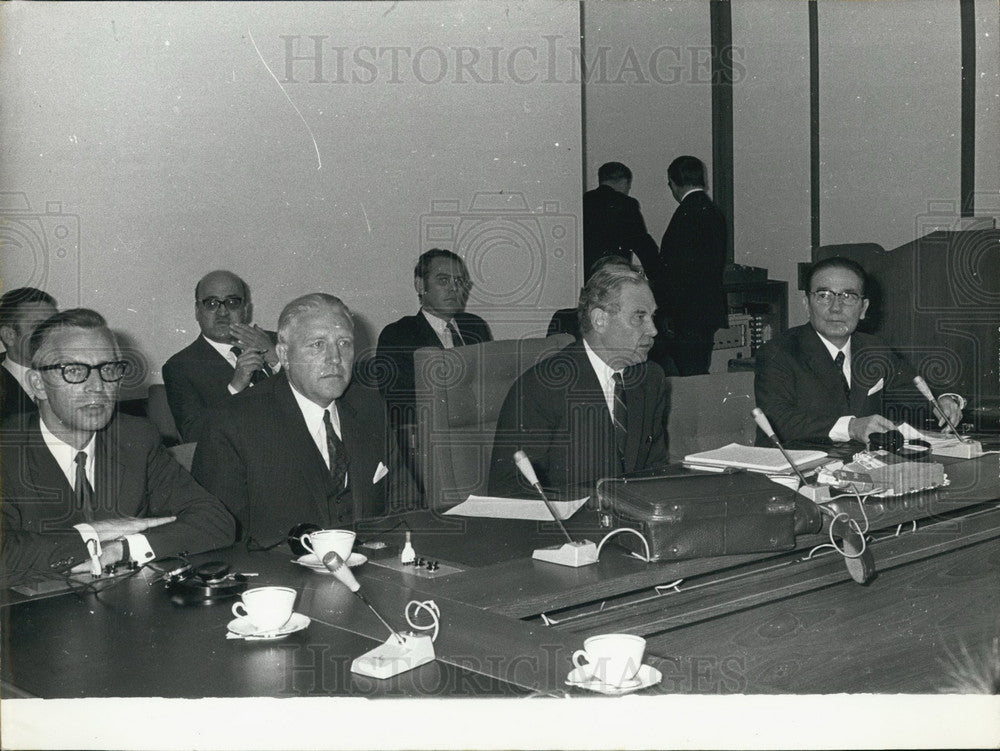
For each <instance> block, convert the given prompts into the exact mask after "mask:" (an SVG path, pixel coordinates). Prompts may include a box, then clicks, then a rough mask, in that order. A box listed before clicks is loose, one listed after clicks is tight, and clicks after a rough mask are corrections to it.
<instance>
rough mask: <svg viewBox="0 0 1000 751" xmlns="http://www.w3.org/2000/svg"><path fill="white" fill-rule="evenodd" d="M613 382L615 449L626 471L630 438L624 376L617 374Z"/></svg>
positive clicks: (613, 377)
mask: <svg viewBox="0 0 1000 751" xmlns="http://www.w3.org/2000/svg"><path fill="white" fill-rule="evenodd" d="M611 380H613V381H614V383H615V411H614V414H613V415H612V421H613V422H614V424H615V449H617V452H618V462H619V464H621V468H622V471H623V472H624V471H625V441H626V439H627V438H628V407H627V406H626V404H625V383H624V382H623V381H622V374H621V373H615V374H614V375H613V376H612V377H611Z"/></svg>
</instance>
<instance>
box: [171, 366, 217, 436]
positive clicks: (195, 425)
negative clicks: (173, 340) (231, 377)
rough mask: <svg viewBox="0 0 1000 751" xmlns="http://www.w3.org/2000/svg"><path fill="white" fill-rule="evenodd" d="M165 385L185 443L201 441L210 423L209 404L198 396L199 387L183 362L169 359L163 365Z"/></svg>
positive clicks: (175, 420)
mask: <svg viewBox="0 0 1000 751" xmlns="http://www.w3.org/2000/svg"><path fill="white" fill-rule="evenodd" d="M163 385H164V387H165V388H166V391H167V403H168V404H169V405H170V411H171V413H172V414H173V416H174V422H175V423H177V431H178V432H179V433H180V434H181V438H182V439H183V440H184V442H185V443H191V442H195V441H199V440H200V439H201V437H202V435H203V434H204V432H205V428H206V425H207V423H208V420H207V416H206V415H207V412H208V405H207V404H205V403H204V402H203V401H202V400H201V398H200V397H199V396H198V389H197V388H196V387H195V384H194V382H193V381H192V380H191V379H190V377H189V376H188V374H187V372H186V369H185V368H184V367H183V364H182V363H179V362H175V361H173V360H167V362H166V363H165V364H164V366H163Z"/></svg>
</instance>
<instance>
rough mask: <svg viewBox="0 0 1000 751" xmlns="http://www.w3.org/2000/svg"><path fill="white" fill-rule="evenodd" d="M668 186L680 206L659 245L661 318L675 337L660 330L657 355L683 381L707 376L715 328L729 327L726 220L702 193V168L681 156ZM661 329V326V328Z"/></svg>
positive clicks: (670, 172) (672, 165)
mask: <svg viewBox="0 0 1000 751" xmlns="http://www.w3.org/2000/svg"><path fill="white" fill-rule="evenodd" d="M667 186H668V187H669V188H670V193H671V194H672V195H673V197H674V199H676V201H677V203H678V206H677V209H676V210H675V211H674V215H673V216H672V217H671V218H670V224H668V225H667V230H666V232H664V233H663V240H662V241H661V242H660V263H661V265H662V267H663V271H662V278H661V281H660V282H659V283H657V302H658V303H659V305H660V313H661V314H662V315H663V316H665V318H666V319H667V320H669V321H670V326H671V328H672V330H673V338H672V339H667V337H666V334H665V332H664V331H661V334H660V337H659V339H658V341H657V345H656V350H655V351H654V355H653V357H654V359H656V360H657V361H658V362H659V359H660V355H659V353H660V351H661V350H665V351H666V352H667V353H669V354H670V356H671V357H672V358H673V361H674V363H675V364H676V366H677V370H678V371H679V373H680V374H681V375H682V376H689V375H702V374H705V373H708V369H709V366H710V364H711V362H712V347H713V345H714V340H715V331H716V329H719V328H723V327H725V326H726V325H727V323H728V316H727V309H726V297H725V294H724V293H723V291H722V271H723V269H724V268H725V266H726V246H727V243H726V238H727V235H726V220H725V217H723V215H722V212H721V211H719V208H718V207H717V206H716V205H715V203H714V202H713V201H712V199H711V198H709V197H708V194H707V193H706V192H705V165H704V164H702V162H701V160H700V159H698V158H696V157H693V156H679V157H677V158H676V159H674V161H672V162H671V163H670V166H669V167H668V168H667ZM662 328H663V326H662V325H661V329H662Z"/></svg>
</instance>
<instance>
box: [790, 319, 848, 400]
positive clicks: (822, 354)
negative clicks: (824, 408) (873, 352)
mask: <svg viewBox="0 0 1000 751" xmlns="http://www.w3.org/2000/svg"><path fill="white" fill-rule="evenodd" d="M802 351H803V353H804V354H805V355H806V363H807V366H808V367H809V369H810V370H811V371H812V372H813V374H814V375H815V376H816V379H817V380H819V382H820V383H822V384H823V388H824V390H825V391H826V393H827V394H828V395H829V398H830V399H833V400H835V401H836V402H837V403H838V404H840V405H841V408H842V410H844V411H843V412H841V414H845V415H846V414H848V412H847V410H849V409H850V405H849V404H848V401H847V397H846V396H845V395H844V387H843V385H842V382H841V380H840V375H839V374H838V373H837V366H836V365H835V364H834V362H833V358H832V357H830V353H829V352H828V351H827V349H826V346H824V344H823V342H822V341H820V338H819V334H817V333H816V330H815V329H814V328H813V327H812V326H808V327H807V330H806V331H805V336H804V337H803V340H802ZM852 356H853V352H852ZM852 390H853V389H852Z"/></svg>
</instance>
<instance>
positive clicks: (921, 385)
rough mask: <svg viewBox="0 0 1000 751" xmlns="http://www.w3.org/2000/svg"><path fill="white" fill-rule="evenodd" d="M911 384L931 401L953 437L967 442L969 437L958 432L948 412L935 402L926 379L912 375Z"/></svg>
mask: <svg viewBox="0 0 1000 751" xmlns="http://www.w3.org/2000/svg"><path fill="white" fill-rule="evenodd" d="M913 385H914V386H916V387H917V391H919V392H920V393H921V394H923V395H924V398H925V399H927V401H929V402H930V403H931V406H932V407H933V408H934V411H935V412H937V413H938V414H939V415H941V418H942V419H943V420H944V422H945V424H946V425H947V426H948V427H949V428H951V432H952V433H954V434H955V437H956V438H957V439H958V440H959V441H961V442H962V443H967V442H968V441H969V439H968V438H966V437H965V436H963V435H961V434H960V433H959V432H958V428H957V427H955V423H953V422H952V421H951V418H949V417H948V414H947V413H946V412H945V411H944V410H943V409H941V406H940V405H939V404H938V403H937V399H935V398H934V394H932V393H931V390H930V387H929V386H928V385H927V381H925V380H924V379H923V378H922V377H921V376H914V378H913Z"/></svg>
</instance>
